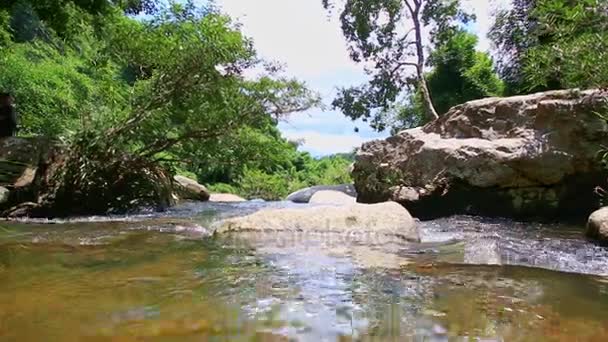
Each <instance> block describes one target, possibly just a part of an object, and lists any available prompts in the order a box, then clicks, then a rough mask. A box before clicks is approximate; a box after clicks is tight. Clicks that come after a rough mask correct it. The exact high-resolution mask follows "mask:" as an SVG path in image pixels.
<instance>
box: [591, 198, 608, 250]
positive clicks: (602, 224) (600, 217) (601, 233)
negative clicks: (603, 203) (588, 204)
mask: <svg viewBox="0 0 608 342" xmlns="http://www.w3.org/2000/svg"><path fill="white" fill-rule="evenodd" d="M586 235H587V236H588V237H590V238H592V239H597V240H600V241H602V242H605V243H608V207H603V208H601V209H599V210H596V211H595V212H593V213H592V214H591V216H589V220H588V221H587V231H586Z"/></svg>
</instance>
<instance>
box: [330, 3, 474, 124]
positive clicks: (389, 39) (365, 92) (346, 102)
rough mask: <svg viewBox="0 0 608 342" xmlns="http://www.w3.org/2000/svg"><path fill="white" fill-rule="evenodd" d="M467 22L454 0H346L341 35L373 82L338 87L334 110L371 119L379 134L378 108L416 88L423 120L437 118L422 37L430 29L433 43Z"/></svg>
mask: <svg viewBox="0 0 608 342" xmlns="http://www.w3.org/2000/svg"><path fill="white" fill-rule="evenodd" d="M323 4H324V6H325V7H326V8H328V9H331V8H333V7H335V6H336V4H335V3H333V2H331V1H330V0H323ZM471 19H472V17H471V16H469V15H467V14H465V13H464V12H462V11H461V10H460V6H459V1H458V0H448V1H445V0H372V1H370V0H346V1H345V2H344V3H343V8H342V11H341V15H340V21H341V23H342V31H343V33H344V36H345V37H346V39H347V41H348V42H349V49H350V54H351V58H352V59H353V60H354V61H355V62H361V63H366V65H368V66H370V67H369V68H368V72H369V73H370V75H371V76H372V79H371V81H370V82H369V84H368V85H366V86H362V87H357V88H349V89H341V90H340V94H339V96H338V98H336V100H335V101H334V103H333V105H334V107H336V108H340V109H342V110H343V112H344V113H345V114H346V115H347V116H349V117H351V118H353V119H358V118H362V119H363V120H366V121H367V120H369V119H371V125H372V127H374V128H376V129H379V130H382V129H384V128H385V123H384V122H383V120H382V118H381V117H380V116H379V115H377V114H378V110H380V111H382V110H387V109H389V108H390V107H391V104H392V103H394V102H395V100H396V99H397V98H398V97H399V95H400V94H401V93H402V91H403V90H404V89H406V88H412V86H415V87H416V88H417V89H419V91H420V94H421V98H422V105H423V108H424V113H425V115H426V117H427V119H429V120H432V119H435V118H437V117H438V114H437V111H436V110H435V107H434V105H433V101H432V99H431V97H432V94H431V92H430V91H429V89H428V84H427V80H426V79H425V75H424V68H425V63H426V60H425V44H424V41H423V36H424V33H425V31H427V30H428V31H430V33H431V37H433V38H432V41H433V42H436V41H439V40H440V39H443V37H444V35H445V34H447V33H448V32H450V31H452V30H454V29H456V27H457V23H458V22H467V21H469V20H471ZM412 68H413V70H414V76H413V77H412V75H411V72H409V71H410V70H412Z"/></svg>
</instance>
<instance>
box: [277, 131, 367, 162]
mask: <svg viewBox="0 0 608 342" xmlns="http://www.w3.org/2000/svg"><path fill="white" fill-rule="evenodd" d="M283 136H284V137H285V138H287V139H289V140H297V141H300V140H301V141H302V142H303V144H302V145H301V149H302V150H304V151H308V152H310V153H311V154H312V155H315V156H323V155H329V154H334V153H347V152H352V151H353V149H355V148H357V147H360V146H361V144H363V143H364V142H366V141H370V140H373V139H371V138H362V137H360V136H358V135H356V134H355V133H351V134H329V133H321V132H317V131H299V130H298V131H293V130H283Z"/></svg>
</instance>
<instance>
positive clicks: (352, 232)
mask: <svg viewBox="0 0 608 342" xmlns="http://www.w3.org/2000/svg"><path fill="white" fill-rule="evenodd" d="M267 231H271V232H273V231H274V232H304V233H338V234H348V235H349V236H352V237H353V238H355V237H358V238H360V237H363V238H370V239H374V238H381V237H397V238H400V239H404V240H408V241H415V242H418V241H420V237H419V232H418V227H417V225H416V222H415V221H414V219H413V218H412V216H411V215H410V213H409V212H408V211H407V210H406V209H405V208H404V207H402V206H401V205H399V204H398V203H395V202H384V203H378V204H358V203H355V204H351V205H345V206H317V207H307V208H297V209H291V208H290V209H263V210H260V211H258V212H255V213H253V214H251V215H248V216H243V217H236V218H231V219H227V220H225V221H223V222H222V223H221V224H220V226H219V228H218V229H217V230H216V233H230V232H267Z"/></svg>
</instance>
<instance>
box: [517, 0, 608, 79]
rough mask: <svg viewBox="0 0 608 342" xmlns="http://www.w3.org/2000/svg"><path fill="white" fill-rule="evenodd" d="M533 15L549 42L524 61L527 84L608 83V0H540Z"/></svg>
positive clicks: (534, 49) (530, 51) (535, 49)
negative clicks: (607, 0)
mask: <svg viewBox="0 0 608 342" xmlns="http://www.w3.org/2000/svg"><path fill="white" fill-rule="evenodd" d="M533 15H534V16H535V17H536V18H537V20H538V31H537V32H538V33H537V34H539V35H542V36H543V37H545V40H546V41H548V43H544V44H539V45H538V46H536V47H534V48H533V49H530V50H529V51H528V54H527V56H526V59H525V61H524V69H523V72H524V75H525V81H526V84H527V87H528V88H529V89H534V88H538V87H552V84H551V81H554V84H555V85H556V86H557V87H559V88H574V87H579V88H592V87H605V86H607V85H608V3H606V2H605V1H600V0H582V1H577V2H576V3H575V4H572V5H570V4H567V3H564V2H563V1H556V0H538V1H537V4H536V8H535V10H534V12H533Z"/></svg>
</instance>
